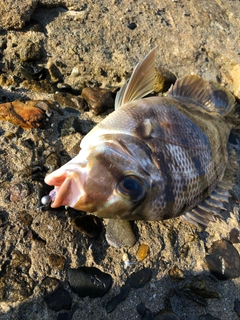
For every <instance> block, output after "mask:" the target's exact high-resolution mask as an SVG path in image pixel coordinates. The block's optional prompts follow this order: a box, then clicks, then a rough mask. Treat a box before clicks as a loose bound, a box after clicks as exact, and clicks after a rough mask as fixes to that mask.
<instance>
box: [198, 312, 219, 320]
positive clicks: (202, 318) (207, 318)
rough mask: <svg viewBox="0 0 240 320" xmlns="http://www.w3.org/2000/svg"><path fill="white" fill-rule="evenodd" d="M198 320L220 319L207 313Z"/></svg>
mask: <svg viewBox="0 0 240 320" xmlns="http://www.w3.org/2000/svg"><path fill="white" fill-rule="evenodd" d="M199 320H221V319H220V318H217V317H214V316H212V315H211V314H209V313H207V314H204V315H202V316H200V317H199Z"/></svg>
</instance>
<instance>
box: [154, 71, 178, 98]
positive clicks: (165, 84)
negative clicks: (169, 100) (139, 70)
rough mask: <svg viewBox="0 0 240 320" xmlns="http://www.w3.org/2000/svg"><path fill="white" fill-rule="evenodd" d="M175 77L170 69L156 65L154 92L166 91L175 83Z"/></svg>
mask: <svg viewBox="0 0 240 320" xmlns="http://www.w3.org/2000/svg"><path fill="white" fill-rule="evenodd" d="M176 80H177V77H176V76H175V74H173V73H172V72H171V71H170V70H168V69H166V68H163V67H158V68H156V83H155V86H154V91H155V92H166V91H168V89H169V88H170V87H171V85H172V84H174V83H175V81H176Z"/></svg>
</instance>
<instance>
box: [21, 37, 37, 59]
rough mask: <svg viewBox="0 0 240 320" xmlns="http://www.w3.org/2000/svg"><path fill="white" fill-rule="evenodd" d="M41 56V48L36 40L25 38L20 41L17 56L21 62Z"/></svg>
mask: <svg viewBox="0 0 240 320" xmlns="http://www.w3.org/2000/svg"><path fill="white" fill-rule="evenodd" d="M42 57H43V53H42V48H41V46H40V44H39V43H38V42H33V41H31V40H27V41H24V42H23V43H21V47H20V49H19V58H20V60H21V61H22V62H25V61H36V60H41V59H42Z"/></svg>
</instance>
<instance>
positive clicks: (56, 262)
mask: <svg viewBox="0 0 240 320" xmlns="http://www.w3.org/2000/svg"><path fill="white" fill-rule="evenodd" d="M48 261H49V265H50V266H51V267H52V268H54V269H63V268H64V265H65V262H66V259H65V258H64V257H63V256H60V255H58V254H55V253H51V254H50V255H49V257H48Z"/></svg>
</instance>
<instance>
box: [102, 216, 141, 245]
mask: <svg viewBox="0 0 240 320" xmlns="http://www.w3.org/2000/svg"><path fill="white" fill-rule="evenodd" d="M106 240H107V242H108V244H109V245H110V246H113V247H114V248H117V249H119V248H121V247H132V246H133V245H134V244H135V243H136V237H135V235H134V233H133V229H132V225H131V223H130V222H129V221H127V220H116V219H109V220H108V224H107V227H106Z"/></svg>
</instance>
